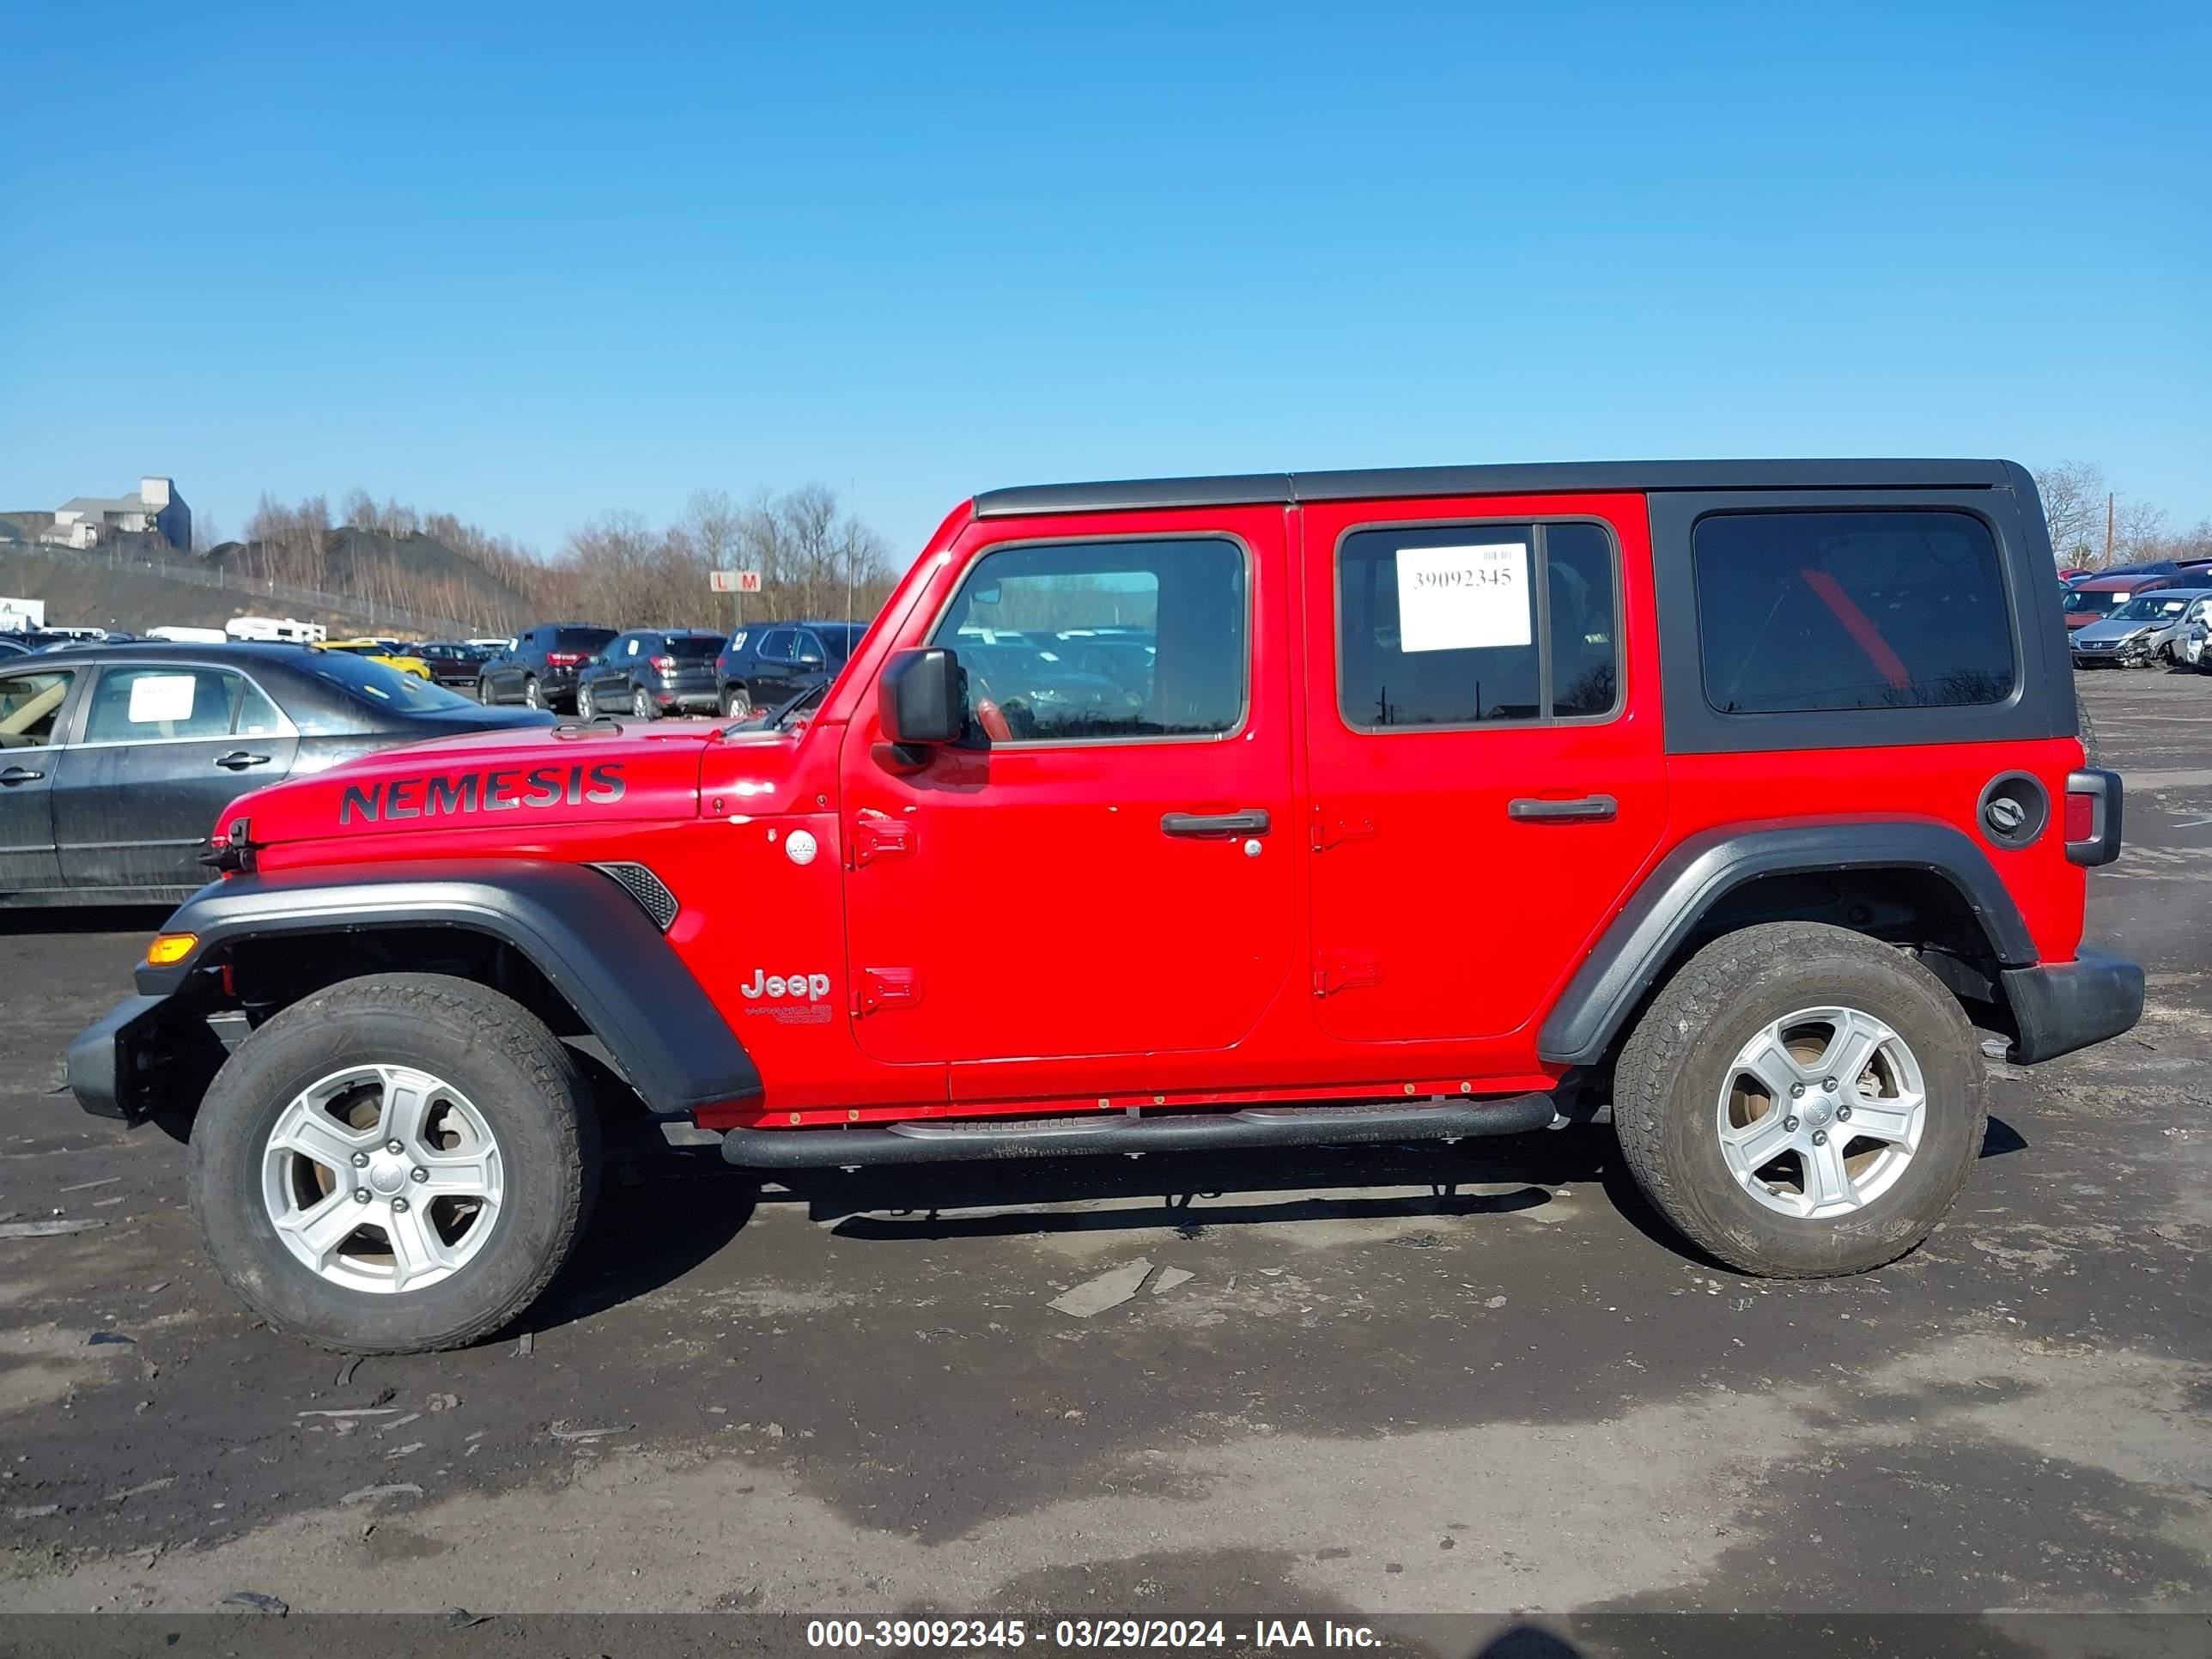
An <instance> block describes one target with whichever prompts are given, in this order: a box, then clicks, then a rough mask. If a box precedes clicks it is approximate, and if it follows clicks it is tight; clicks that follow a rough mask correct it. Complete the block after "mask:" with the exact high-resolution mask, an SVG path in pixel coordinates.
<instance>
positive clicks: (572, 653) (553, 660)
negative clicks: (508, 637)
mask: <svg viewBox="0 0 2212 1659" xmlns="http://www.w3.org/2000/svg"><path fill="white" fill-rule="evenodd" d="M614 636H615V630H614V629H611V628H594V627H592V624H591V623H538V626H537V627H535V628H532V629H526V630H525V631H524V632H522V633H520V634H518V635H515V638H514V643H513V644H512V645H510V646H508V647H507V649H506V650H505V651H504V652H502V653H500V654H498V655H496V656H494V657H492V658H490V659H488V660H487V661H486V662H485V663H484V665H483V673H482V674H481V675H480V676H479V677H478V678H477V701H478V702H520V703H526V704H528V705H529V706H530V707H531V708H574V707H575V706H576V671H577V670H578V669H579V668H581V667H582V666H583V665H584V663H585V661H586V659H588V658H590V657H591V656H592V655H594V654H595V653H598V652H599V651H600V650H601V649H603V648H604V647H605V645H606V642H607V641H609V640H611V639H612V638H614Z"/></svg>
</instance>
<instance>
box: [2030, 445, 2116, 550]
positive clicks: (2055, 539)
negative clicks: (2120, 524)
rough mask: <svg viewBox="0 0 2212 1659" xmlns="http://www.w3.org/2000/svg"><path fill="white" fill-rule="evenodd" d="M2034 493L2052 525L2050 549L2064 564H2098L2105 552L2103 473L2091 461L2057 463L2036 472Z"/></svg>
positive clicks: (2045, 517) (2046, 519)
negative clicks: (2039, 499) (2040, 501)
mask: <svg viewBox="0 0 2212 1659" xmlns="http://www.w3.org/2000/svg"><path fill="white" fill-rule="evenodd" d="M2035 489H2036V494H2038V495H2040V496H2042V497H2043V516H2044V519H2045V521H2046V522H2047V523H2048V524H2049V525H2050V526H2051V551H2052V553H2053V554H2054V555H2056V556H2057V560H2058V562H2059V563H2060V564H2061V565H2062V566H2065V565H2093V564H2097V563H2101V562H2103V560H2104V553H2105V493H2106V492H2105V470H2104V468H2102V467H2100V466H2099V465H2096V464H2095V463H2094V462H2093V461H2059V462H2057V463H2056V464H2055V465H2051V466H2045V467H2039V468H2037V469H2036V471H2035Z"/></svg>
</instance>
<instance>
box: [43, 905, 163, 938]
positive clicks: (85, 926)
mask: <svg viewBox="0 0 2212 1659" xmlns="http://www.w3.org/2000/svg"><path fill="white" fill-rule="evenodd" d="M176 908H177V907H176V906H175V905H174V904H163V903H155V904H96V905H91V906H88V907H86V908H82V909H77V908H66V909H52V910H49V909H47V908H45V907H44V906H40V905H33V906H28V907H26V908H21V909H5V910H0V934H9V935H12V934H21V933H149V934H150V933H160V932H161V924H162V923H163V922H165V921H167V920H168V919H169V917H170V915H172V914H173V912H174V911H175V909H176Z"/></svg>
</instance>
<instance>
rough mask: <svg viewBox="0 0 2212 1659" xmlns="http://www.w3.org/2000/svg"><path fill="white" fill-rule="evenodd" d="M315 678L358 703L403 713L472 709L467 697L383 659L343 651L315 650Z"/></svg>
mask: <svg viewBox="0 0 2212 1659" xmlns="http://www.w3.org/2000/svg"><path fill="white" fill-rule="evenodd" d="M313 670H314V675H315V678H317V679H319V680H323V681H325V682H327V683H328V684H331V685H335V686H337V688H338V689H339V690H341V691H343V692H344V693H345V694H346V695H347V696H349V697H351V698H352V699H353V700H354V701H355V702H359V703H363V704H366V705H367V706H368V707H369V708H375V709H381V710H388V711H392V712H396V713H398V714H453V713H455V712H456V711H458V710H460V709H464V708H468V709H473V708H475V707H476V704H475V703H474V702H471V701H470V700H469V699H468V698H466V697H464V696H459V695H458V694H456V693H454V692H452V691H448V690H446V689H445V688H444V687H443V686H441V685H433V684H430V682H429V681H428V680H426V679H419V678H416V676H414V675H412V674H403V673H401V672H400V671H398V669H396V668H386V666H385V665H383V664H382V663H380V662H370V661H368V659H366V658H362V657H356V656H349V655H347V654H346V653H343V652H341V651H323V652H317V653H315V661H314V665H313Z"/></svg>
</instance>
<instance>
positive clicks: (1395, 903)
mask: <svg viewBox="0 0 2212 1659" xmlns="http://www.w3.org/2000/svg"><path fill="white" fill-rule="evenodd" d="M1301 518H1302V520H1303V542H1304V568H1305V580H1306V595H1307V607H1306V609H1307V616H1308V617H1309V618H1310V623H1309V629H1308V639H1307V652H1308V658H1307V672H1306V676H1305V689H1306V696H1307V710H1306V715H1307V719H1306V729H1307V739H1306V746H1307V757H1308V763H1309V768H1310V772H1309V778H1310V791H1311V815H1310V822H1309V823H1308V824H1307V826H1306V829H1307V837H1308V845H1309V846H1310V848H1311V849H1312V852H1313V866H1312V867H1313V918H1314V921H1313V931H1314V958H1313V962H1312V964H1311V966H1312V972H1313V994H1314V1006H1315V1008H1316V1018H1317V1019H1318V1021H1319V1023H1320V1025H1321V1027H1322V1030H1323V1031H1324V1032H1325V1033H1327V1034H1328V1036H1331V1037H1334V1038H1336V1039H1338V1040H1340V1041H1342V1042H1361V1043H1378V1044H1379V1043H1401V1044H1402V1043H1407V1042H1416V1043H1424V1044H1434V1043H1439V1042H1442V1043H1469V1042H1471V1043H1474V1044H1476V1045H1477V1048H1470V1049H1468V1050H1467V1051H1465V1053H1463V1054H1461V1055H1459V1056H1457V1058H1460V1059H1462V1060H1463V1061H1464V1062H1465V1063H1468V1064H1469V1065H1473V1064H1474V1063H1476V1062H1477V1061H1478V1060H1480V1061H1482V1062H1483V1063H1484V1064H1485V1065H1486V1067H1487V1069H1489V1070H1491V1072H1492V1074H1493V1075H1494V1074H1498V1073H1500V1072H1501V1071H1505V1070H1515V1069H1519V1068H1521V1067H1523V1066H1526V1067H1533V1066H1534V1042H1535V1030H1534V1028H1535V1023H1536V1021H1537V1018H1538V1017H1539V1015H1540V1014H1541V1012H1542V1011H1543V1009H1544V1008H1545V1007H1546V1006H1547V1005H1548V1003H1549V1001H1550V999H1551V996H1552V994H1553V991H1554V989H1555V987H1557V986H1558V985H1559V983H1560V982H1561V981H1564V980H1565V977H1566V976H1567V975H1568V974H1569V973H1570V972H1571V970H1572V969H1573V968H1574V967H1575V966H1576V965H1577V963H1579V962H1580V960H1581V958H1582V955H1583V951H1584V949H1585V947H1586V946H1587V945H1589V942H1590V941H1591V940H1592V939H1594V938H1595V936H1596V935H1597V933H1599V932H1600V930H1601V929H1602V928H1603V927H1604V926H1605V925H1606V923H1607V921H1609V920H1610V919H1611V918H1612V916H1613V913H1614V911H1615V910H1616V909H1617V908H1619V906H1620V902H1621V901H1622V898H1623V896H1624V895H1625V894H1626V891H1627V890H1628V889H1629V887H1630V885H1631V884H1632V881H1633V880H1634V879H1635V878H1636V876H1637V875H1638V872H1640V871H1641V869H1642V868H1643V866H1644V864H1645V863H1646V862H1647V861H1648V860H1649V859H1650V857H1651V856H1652V855H1653V854H1654V852H1655V849H1656V847H1657V845H1658V843H1659V841H1660V838H1661V835H1662V829H1663V827H1664V823H1665V818H1666V811H1667V797H1666V785H1665V757H1664V754H1663V750H1662V738H1661V731H1660V720H1659V704H1658V686H1657V668H1658V665H1657V657H1656V652H1655V650H1654V649H1653V647H1652V643H1651V640H1652V629H1651V625H1650V608H1651V599H1650V574H1649V572H1650V558H1649V551H1648V543H1647V539H1646V525H1645V518H1644V502H1643V500H1642V498H1641V497H1638V496H1625V495H1595V496H1588V497H1579V498H1564V497H1547V498H1541V499H1525V498H1524V499H1520V500H1509V499H1498V498H1486V499H1474V500H1430V501H1414V502H1404V501H1400V502H1392V503H1388V504H1382V505H1378V504H1376V503H1372V502H1367V503H1361V502H1344V503H1337V502H1330V503H1325V504H1316V505H1312V506H1309V507H1305V508H1304V509H1302V513H1301ZM1624 617H1626V619H1627V625H1626V627H1624V626H1623V618H1624ZM1437 1058H1439V1059H1441V1058H1442V1056H1441V1055H1439V1056H1438V1057H1437Z"/></svg>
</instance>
